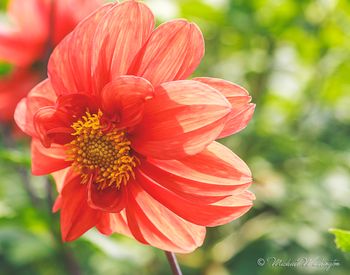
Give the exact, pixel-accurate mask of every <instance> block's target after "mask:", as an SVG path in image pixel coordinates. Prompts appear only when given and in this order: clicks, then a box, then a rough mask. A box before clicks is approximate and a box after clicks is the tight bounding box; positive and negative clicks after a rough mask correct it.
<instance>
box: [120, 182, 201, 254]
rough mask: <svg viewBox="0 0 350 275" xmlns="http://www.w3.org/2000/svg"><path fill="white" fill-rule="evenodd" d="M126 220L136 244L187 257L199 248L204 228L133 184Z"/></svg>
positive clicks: (130, 190) (130, 189)
mask: <svg viewBox="0 0 350 275" xmlns="http://www.w3.org/2000/svg"><path fill="white" fill-rule="evenodd" d="M126 216H127V220H128V224H129V228H130V230H131V232H132V234H133V235H134V237H135V238H136V239H137V240H139V241H140V242H142V243H145V244H150V245H152V246H155V247H157V248H159V249H162V250H166V251H173V252H178V253H189V252H192V251H193V250H195V249H196V248H197V247H199V246H201V245H202V243H203V240H204V237H205V227H202V226H197V225H194V224H192V223H190V222H187V221H185V220H184V219H182V218H180V217H179V216H177V215H175V214H174V213H173V212H171V211H170V210H169V209H167V208H166V207H164V206H163V205H162V204H160V203H159V202H157V201H156V200H154V199H153V198H152V197H151V196H150V195H148V194H147V193H146V192H145V191H144V190H143V189H142V188H141V187H140V186H139V185H138V184H137V183H135V182H133V183H129V184H128V205H127V208H126Z"/></svg>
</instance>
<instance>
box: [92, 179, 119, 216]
mask: <svg viewBox="0 0 350 275" xmlns="http://www.w3.org/2000/svg"><path fill="white" fill-rule="evenodd" d="M88 204H89V206H90V207H91V208H93V209H97V210H102V211H105V212H116V213H119V212H120V211H121V210H123V209H124V208H125V199H124V191H123V187H122V188H121V189H117V188H116V187H115V186H110V187H107V188H105V189H102V190H101V189H99V188H98V184H96V183H94V182H93V181H90V182H89V184H88Z"/></svg>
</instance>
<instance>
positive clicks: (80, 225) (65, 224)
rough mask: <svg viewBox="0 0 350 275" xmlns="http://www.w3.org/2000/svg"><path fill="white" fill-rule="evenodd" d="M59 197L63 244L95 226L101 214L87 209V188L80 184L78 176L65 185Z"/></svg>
mask: <svg viewBox="0 0 350 275" xmlns="http://www.w3.org/2000/svg"><path fill="white" fill-rule="evenodd" d="M61 195H62V196H61V201H62V202H61V233H62V239H63V241H65V242H68V241H73V240H75V239H77V238H79V237H80V236H81V235H82V234H84V233H85V232H86V231H87V230H89V229H90V228H92V227H93V226H95V225H96V224H97V223H98V222H99V221H100V219H101V215H102V212H101V211H98V210H95V209H92V208H90V207H89V205H88V203H87V188H86V185H84V184H81V178H80V176H79V175H76V176H75V177H73V178H71V179H70V181H69V182H67V183H65V185H64V187H63V190H62V193H61Z"/></svg>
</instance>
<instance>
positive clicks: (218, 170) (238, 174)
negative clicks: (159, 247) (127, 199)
mask: <svg viewBox="0 0 350 275" xmlns="http://www.w3.org/2000/svg"><path fill="white" fill-rule="evenodd" d="M140 169H141V170H142V171H143V172H144V173H145V174H150V175H152V178H153V179H154V180H155V181H157V183H158V184H160V185H163V186H164V187H165V188H167V189H169V190H171V191H172V192H174V193H177V194H179V195H181V196H186V197H187V198H189V199H195V198H199V199H200V200H202V201H203V200H206V201H212V200H214V201H215V200H216V198H217V197H220V196H228V195H232V194H234V193H240V192H242V190H244V189H246V188H247V187H248V186H249V185H250V184H251V182H252V177H251V172H250V170H249V168H248V166H247V165H246V164H245V163H244V162H243V161H242V160H241V159H240V158H239V157H238V156H237V155H235V154H234V153H233V152H231V150H230V149H228V148H227V147H225V146H224V145H222V144H220V143H217V142H213V143H211V144H210V145H209V146H208V147H207V148H206V149H204V150H203V151H202V152H200V153H198V154H196V155H194V156H189V157H186V158H184V159H181V160H158V159H147V161H146V160H144V161H143V163H142V164H141V166H140ZM212 197H213V198H212ZM211 198H212V199H211Z"/></svg>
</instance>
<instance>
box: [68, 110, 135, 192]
mask: <svg viewBox="0 0 350 275" xmlns="http://www.w3.org/2000/svg"><path fill="white" fill-rule="evenodd" d="M101 117H102V112H101V111H99V112H98V113H97V114H91V113H89V112H86V115H85V116H83V117H82V118H81V119H80V120H78V121H76V122H74V123H73V124H72V125H71V127H72V128H73V129H74V133H72V135H73V136H75V139H74V140H73V141H71V142H70V143H69V144H68V151H67V158H68V160H70V161H72V162H73V164H72V167H73V168H74V169H75V171H76V172H77V173H79V174H80V175H81V177H82V183H86V182H88V181H89V179H90V177H93V182H94V183H96V184H99V186H98V188H99V189H101V190H102V189H104V188H106V187H109V186H112V185H114V186H116V187H117V188H118V189H119V188H120V186H121V184H124V185H125V184H126V183H127V182H128V181H129V179H130V178H131V177H133V178H135V173H134V168H135V167H136V166H137V164H138V163H139V160H138V158H137V157H135V156H132V155H131V147H130V141H129V140H128V139H127V137H126V135H125V132H123V131H120V130H116V129H114V130H113V129H112V130H109V131H105V132H104V131H103V129H102V128H103V127H102V125H101Z"/></svg>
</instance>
